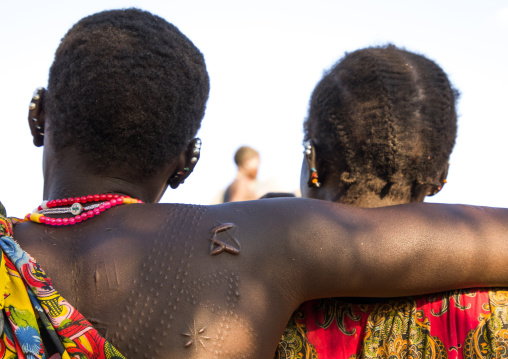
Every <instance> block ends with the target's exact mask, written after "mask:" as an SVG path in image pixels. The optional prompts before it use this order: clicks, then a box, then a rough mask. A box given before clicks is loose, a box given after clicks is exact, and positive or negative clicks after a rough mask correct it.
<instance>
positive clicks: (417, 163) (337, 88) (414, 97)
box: [304, 45, 457, 199]
mask: <svg viewBox="0 0 508 359" xmlns="http://www.w3.org/2000/svg"><path fill="white" fill-rule="evenodd" d="M456 97H457V93H456V91H455V90H454V89H453V88H452V86H451V85H450V82H449V81H448V78H447V76H446V74H445V73H444V72H443V70H442V69H441V68H440V67H439V66H438V65H436V64H435V63H434V62H432V61H431V60H429V59H427V58H425V57H424V56H421V55H417V54H414V53H411V52H408V51H404V50H401V49H398V48H396V47H394V46H392V45H389V46H386V47H379V48H367V49H363V50H358V51H355V52H353V53H350V54H347V55H346V56H345V57H344V58H343V59H342V60H340V61H339V62H338V63H337V64H336V65H335V66H334V67H333V68H332V69H331V70H330V71H329V72H328V73H327V74H326V75H325V76H324V78H323V79H322V80H321V82H320V83H319V84H318V85H317V87H316V88H315V90H314V92H313V94H312V98H311V103H310V111H309V117H308V119H307V120H306V121H305V124H304V127H305V137H306V139H307V140H312V141H313V143H314V145H315V146H316V149H317V151H318V153H319V155H320V159H321V160H322V161H324V166H325V167H326V170H327V171H338V172H340V182H341V185H342V186H345V187H346V188H348V191H350V192H351V191H352V192H356V193H353V194H352V195H351V193H350V197H351V198H353V199H354V198H358V197H359V196H362V195H363V194H364V193H367V192H369V193H375V194H377V195H379V196H386V195H389V196H393V197H401V198H402V197H405V198H406V197H407V196H408V192H410V191H411V189H412V188H413V189H414V188H415V187H418V186H426V185H434V183H432V182H435V177H436V176H437V175H438V174H439V172H440V171H442V170H443V168H447V164H448V159H449V156H450V153H451V151H452V149H453V146H454V144H455V137H456V132H457V124H456V122H457V119H456V112H455V102H456ZM436 186H437V184H436Z"/></svg>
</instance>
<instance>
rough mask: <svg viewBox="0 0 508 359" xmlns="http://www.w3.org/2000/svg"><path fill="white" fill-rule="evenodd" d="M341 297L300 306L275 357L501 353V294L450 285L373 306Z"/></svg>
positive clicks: (415, 358) (505, 326)
mask: <svg viewBox="0 0 508 359" xmlns="http://www.w3.org/2000/svg"><path fill="white" fill-rule="evenodd" d="M345 300H346V299H342V300H341V299H339V298H329V299H321V300H315V301H309V302H306V303H304V304H302V306H301V307H300V308H299V309H298V311H296V312H295V313H294V314H293V317H292V318H291V320H290V321H289V323H288V326H287V328H286V330H285V331H284V335H283V337H282V340H281V341H280V343H279V347H278V349H277V352H276V355H275V358H278V359H288V358H299V359H305V358H312V359H331V358H340V359H357V358H390V359H402V358H410V359H434V358H436V359H445V358H449V359H456V358H468V359H472V358H478V359H480V358H508V310H507V309H508V291H504V290H484V289H479V290H456V291H449V292H444V293H439V294H434V295H427V296H418V297H406V298H399V299H390V300H376V303H375V304H359V303H358V302H357V303H356V304H355V303H348V302H346V301H345Z"/></svg>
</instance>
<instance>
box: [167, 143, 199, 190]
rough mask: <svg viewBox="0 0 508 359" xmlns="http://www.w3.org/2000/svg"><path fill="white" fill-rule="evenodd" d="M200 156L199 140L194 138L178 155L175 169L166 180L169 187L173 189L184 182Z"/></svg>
mask: <svg viewBox="0 0 508 359" xmlns="http://www.w3.org/2000/svg"><path fill="white" fill-rule="evenodd" d="M200 156H201V140H200V139H199V138H195V139H193V140H192V141H191V142H190V143H189V145H188V146H187V149H186V150H185V151H184V152H182V153H181V154H180V156H179V159H178V163H177V165H176V168H175V171H174V172H173V174H172V175H171V177H170V178H169V180H168V184H169V186H170V187H171V188H173V189H175V188H177V187H178V186H179V185H181V184H182V183H184V182H185V180H186V179H187V177H189V176H190V174H191V173H192V171H194V167H196V164H197V163H198V161H199V157H200Z"/></svg>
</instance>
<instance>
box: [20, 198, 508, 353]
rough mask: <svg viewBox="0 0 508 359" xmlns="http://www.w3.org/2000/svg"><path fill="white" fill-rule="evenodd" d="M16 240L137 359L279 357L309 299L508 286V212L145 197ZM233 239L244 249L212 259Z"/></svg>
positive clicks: (28, 227)
mask: <svg viewBox="0 0 508 359" xmlns="http://www.w3.org/2000/svg"><path fill="white" fill-rule="evenodd" d="M224 223H231V224H234V226H233V225H231V226H226V228H229V229H227V230H224V231H222V232H219V233H216V235H215V237H214V234H213V232H212V231H211V230H212V229H213V228H214V227H217V226H218V225H220V224H224ZM233 237H234V238H235V239H236V241H235V240H234V239H232V238H233ZM15 238H16V239H17V240H18V241H19V242H20V244H21V246H22V247H23V248H24V249H25V250H26V251H27V252H28V253H30V254H32V255H33V256H34V257H35V258H36V260H37V261H38V262H39V263H40V264H41V265H42V267H43V268H44V269H45V270H46V271H47V273H48V274H49V276H50V277H51V278H52V280H53V282H54V285H55V288H57V290H59V291H60V293H61V294H62V295H63V296H64V297H65V298H66V299H67V300H69V301H70V302H71V303H72V304H73V305H75V306H76V308H77V309H78V310H80V311H81V312H82V314H83V315H84V316H85V317H87V318H88V319H89V320H90V321H91V322H92V323H93V324H94V325H95V326H96V327H97V329H98V330H99V331H100V332H101V333H102V334H103V335H104V336H105V337H106V338H107V339H109V340H111V342H112V343H113V345H115V346H116V347H117V348H118V349H119V350H120V351H121V352H122V353H123V354H124V355H125V356H126V357H129V358H154V357H157V358H269V357H271V356H273V352H274V350H275V348H276V346H277V342H278V340H279V338H280V335H281V333H282V331H283V329H284V327H285V325H286V323H287V320H288V318H289V316H290V315H291V313H292V312H293V311H294V310H295V309H296V307H297V306H298V305H299V304H300V303H301V302H303V301H305V300H309V299H313V298H319V297H328V296H343V297H344V296H378V297H383V296H399V295H410V294H421V293H427V292H436V291H441V290H445V289H451V288H460V287H470V286H477V285H489V286H500V285H507V284H508V275H507V274H506V273H498V271H496V270H495V268H502V265H503V263H506V260H507V259H508V249H506V246H505V245H502V244H503V243H506V241H507V240H508V211H507V210H502V209H489V208H476V207H467V206H453V205H434V204H425V205H414V206H412V205H411V206H394V207H390V208H384V209H358V208H350V207H345V206H341V205H338V204H333V203H326V202H322V201H314V200H305V199H295V198H293V199H269V200H263V201H251V202H248V203H247V202H244V203H231V204H226V205H219V206H208V207H207V206H204V207H199V206H189V205H173V204H167V205H165V204H160V205H157V204H132V205H124V206H123V207H118V208H114V209H111V210H109V211H108V212H105V213H104V214H101V215H100V216H98V217H96V218H93V219H91V220H89V221H87V222H85V223H81V224H79V225H75V226H72V227H65V228H63V227H59V228H52V227H48V226H43V225H39V224H34V223H24V224H21V225H19V226H17V227H16V228H15ZM210 238H215V240H216V241H217V242H215V244H213V245H212V247H210V245H211V243H212V241H211V240H210ZM219 241H220V242H223V243H225V244H229V245H231V246H232V248H234V249H231V248H230V247H228V250H224V251H222V253H217V254H211V251H213V250H216V249H217V248H218V247H220V242H219ZM235 249H236V250H235ZM236 252H239V253H236ZM484 257H489V258H490V260H489V262H488V263H487V264H486V267H485V268H484V270H482V271H481V273H480V272H479V271H478V270H477V266H476V265H475V261H474V260H473V259H474V258H484ZM422 267H425V271H422V270H420V269H421V268H422ZM379 268H383V270H379ZM401 273H402V274H401ZM395 276H397V280H396V281H394V280H393V278H394V277H395Z"/></svg>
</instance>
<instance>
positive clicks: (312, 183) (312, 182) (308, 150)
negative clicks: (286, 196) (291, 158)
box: [303, 141, 321, 188]
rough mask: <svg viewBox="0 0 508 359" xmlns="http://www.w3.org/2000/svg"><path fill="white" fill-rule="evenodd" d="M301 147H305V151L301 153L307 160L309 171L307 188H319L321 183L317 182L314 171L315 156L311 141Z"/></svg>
mask: <svg viewBox="0 0 508 359" xmlns="http://www.w3.org/2000/svg"><path fill="white" fill-rule="evenodd" d="M303 145H304V147H305V150H304V151H303V153H304V154H305V158H306V160H307V164H308V166H309V169H310V177H309V181H308V182H307V185H308V186H309V187H316V188H319V187H320V186H321V183H320V182H319V179H318V173H317V170H316V163H315V162H316V158H315V157H316V156H315V154H314V151H313V148H312V144H311V141H306V142H305V143H304V144H303Z"/></svg>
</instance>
